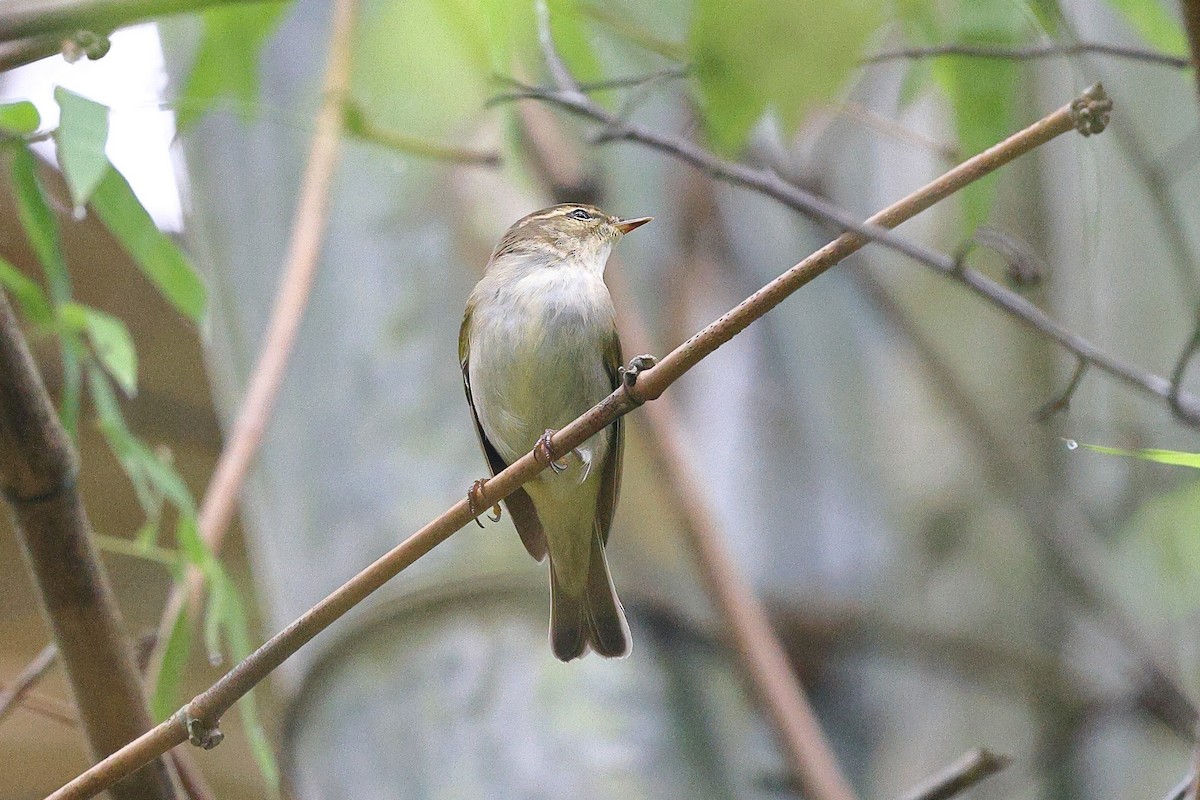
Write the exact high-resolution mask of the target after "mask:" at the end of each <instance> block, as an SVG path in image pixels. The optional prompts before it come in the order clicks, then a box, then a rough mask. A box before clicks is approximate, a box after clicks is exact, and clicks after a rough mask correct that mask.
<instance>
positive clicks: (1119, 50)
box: [862, 42, 1191, 69]
mask: <svg viewBox="0 0 1200 800" xmlns="http://www.w3.org/2000/svg"><path fill="white" fill-rule="evenodd" d="M1083 53H1094V54H1097V55H1105V56H1115V57H1117V58H1127V59H1130V60H1133V61H1144V62H1146V63H1149V64H1159V65H1161V66H1165V67H1175V68H1176V69H1186V68H1187V67H1188V66H1190V65H1191V61H1189V60H1188V59H1186V58H1183V57H1181V56H1173V55H1170V54H1169V53H1162V52H1159V51H1158V50H1146V49H1143V48H1139V47H1124V46H1122V45H1115V44H1101V43H1098V42H1071V43H1068V44H1038V45H1030V46H1028V47H996V46H991V45H976V44H936V45H929V46H927V47H904V48H901V49H899V50H887V51H884V52H881V53H875V54H874V55H870V56H867V57H866V58H864V59H863V60H862V63H864V64H882V63H884V62H887V61H901V60H912V59H918V58H937V57H940V56H968V57H971V58H994V59H1003V60H1005V61H1032V60H1035V59H1042V58H1065V57H1067V56H1077V55H1081V54H1083Z"/></svg>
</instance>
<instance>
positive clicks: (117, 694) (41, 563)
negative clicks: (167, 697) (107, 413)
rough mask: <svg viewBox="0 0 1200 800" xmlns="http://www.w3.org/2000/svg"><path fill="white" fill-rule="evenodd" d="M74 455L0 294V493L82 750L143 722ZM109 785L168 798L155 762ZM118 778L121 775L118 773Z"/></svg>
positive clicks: (108, 747) (143, 797)
mask: <svg viewBox="0 0 1200 800" xmlns="http://www.w3.org/2000/svg"><path fill="white" fill-rule="evenodd" d="M77 464H78V460H77V456H76V454H75V450H74V448H73V447H72V446H71V441H70V439H69V438H68V437H67V434H66V431H64V430H63V427H62V424H61V423H60V422H59V419H58V416H57V414H55V411H54V405H53V403H52V402H51V400H50V396H49V395H48V394H47V392H46V387H45V385H44V384H43V383H42V379H41V376H40V375H39V374H38V372H37V368H36V367H35V366H34V363H33V357H32V356H31V355H30V353H29V348H28V345H27V344H26V343H25V340H24V338H23V337H22V336H21V331H20V328H19V326H18V324H17V320H16V317H15V316H14V315H13V311H12V307H11V306H10V305H9V303H8V298H7V297H6V296H4V294H3V293H2V292H0V491H2V493H3V495H4V498H5V500H6V501H7V505H8V508H9V511H10V512H11V515H12V520H13V528H14V530H15V531H16V533H17V539H18V540H19V541H20V543H21V549H22V551H23V553H24V555H25V562H26V564H27V565H28V567H29V571H30V574H31V577H32V579H33V582H34V584H35V585H36V588H37V590H38V594H39V598H40V600H41V603H42V608H43V610H44V612H45V614H46V616H47V618H48V620H49V622H50V625H51V627H52V629H53V632H54V640H55V642H56V643H57V646H58V651H59V653H61V655H62V662H63V666H64V667H65V669H66V673H67V678H68V680H69V681H70V684H71V690H72V692H73V693H74V695H75V702H76V705H77V706H78V708H79V714H80V718H81V719H82V721H83V728H84V732H85V733H86V735H87V742H88V745H89V750H90V752H91V754H92V755H93V756H94V757H96V758H102V757H104V756H107V755H109V754H110V753H113V752H114V751H116V750H118V749H119V748H120V747H121V746H122V745H124V744H126V743H127V742H129V741H130V740H132V739H134V738H135V737H137V736H139V735H140V734H141V733H142V732H144V731H146V730H147V729H149V727H150V725H151V718H150V710H149V708H148V707H147V705H146V696H145V693H144V690H143V688H142V683H141V679H140V676H139V675H138V672H137V669H136V667H135V666H134V659H133V650H132V648H131V646H130V642H129V637H128V636H127V635H126V633H125V626H124V623H123V621H122V620H121V616H120V611H119V609H118V608H117V604H116V600H115V599H114V598H113V594H112V589H111V588H110V586H109V583H108V577H107V575H106V574H105V571H104V566H103V564H101V562H100V558H99V555H98V553H97V552H96V547H95V544H94V542H93V541H92V533H91V524H90V523H89V521H88V518H87V513H86V511H85V510H84V506H83V500H82V498H81V497H80V495H79V491H78V488H77V487H76V485H75V475H76V471H77V468H78V467H77ZM139 766H145V769H141V770H140V771H139V772H138V773H137V774H135V775H130V776H128V777H127V778H125V780H123V781H122V782H121V783H120V784H118V785H116V786H113V788H112V796H113V798H114V800H152V799H153V800H166V799H167V798H174V797H175V790H174V786H173V781H172V779H171V774H170V772H169V771H168V769H167V766H166V764H165V763H164V762H163V761H162V760H161V759H155V760H153V763H151V759H146V760H145V761H144V762H143V764H139ZM122 777H125V776H122Z"/></svg>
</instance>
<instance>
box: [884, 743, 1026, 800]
mask: <svg viewBox="0 0 1200 800" xmlns="http://www.w3.org/2000/svg"><path fill="white" fill-rule="evenodd" d="M1011 763H1012V759H1011V758H1009V757H1008V756H1001V755H996V754H995V753H993V752H991V751H989V750H983V749H977V750H972V751H971V752H969V753H967V754H966V755H964V756H963V757H962V758H960V759H959V760H958V761H956V762H954V763H953V764H952V765H950V766H949V767H947V768H946V770H945V771H944V772H942V773H941V774H940V775H938V776H937V777H935V778H933V779H931V780H930V781H929V782H928V783H926V784H923V785H922V786H919V787H917V788H916V789H913V790H912V791H910V792H908V793H907V794H904V795H901V797H900V800H947V799H948V798H951V797H954V796H955V795H957V794H960V793H962V792H965V791H966V790H967V789H970V788H971V787H972V786H974V785H975V784H977V783H979V782H980V781H982V780H984V779H986V778H990V777H991V776H993V775H995V774H996V773H997V772H999V771H1000V770H1002V769H1004V768H1005V767H1007V766H1008V765H1009V764H1011Z"/></svg>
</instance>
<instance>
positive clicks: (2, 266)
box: [0, 258, 54, 325]
mask: <svg viewBox="0 0 1200 800" xmlns="http://www.w3.org/2000/svg"><path fill="white" fill-rule="evenodd" d="M0 286H3V287H4V288H5V289H6V290H7V291H8V292H9V293H10V294H11V295H12V296H13V297H14V298H16V300H17V303H18V304H19V305H20V306H21V313H22V314H24V315H25V318H26V319H28V320H29V321H30V322H32V323H34V324H36V325H48V324H49V323H50V321H51V320H52V319H54V312H52V311H51V310H50V300H49V299H48V298H47V297H46V293H45V292H43V291H42V287H41V286H39V285H38V283H37V281H35V280H33V279H32V278H30V277H28V276H27V275H26V274H25V273H23V272H21V271H20V270H19V269H17V268H16V267H14V266H13V265H12V264H10V263H8V262H7V261H5V260H4V259H2V258H0Z"/></svg>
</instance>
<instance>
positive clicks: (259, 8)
mask: <svg viewBox="0 0 1200 800" xmlns="http://www.w3.org/2000/svg"><path fill="white" fill-rule="evenodd" d="M290 7H291V6H290V4H288V3H284V2H268V3H244V4H236V5H230V6H217V7H214V8H210V9H208V10H207V11H204V12H203V13H202V14H201V19H202V20H203V28H204V30H203V33H202V34H201V39H200V46H199V48H198V49H197V51H196V60H195V61H194V62H193V63H192V68H191V71H190V72H189V73H188V76H187V78H186V80H185V81H184V84H183V88H182V89H180V92H179V95H180V97H179V105H178V107H177V110H176V113H175V124H176V126H177V127H178V128H179V130H181V131H183V130H187V129H188V128H190V127H191V126H192V125H193V124H195V122H196V120H198V119H200V117H202V116H204V115H205V114H206V113H207V112H208V111H209V110H210V109H211V108H212V107H213V105H214V104H215V103H216V101H217V100H219V99H221V98H226V97H228V98H232V99H233V100H234V101H236V103H237V108H238V111H239V112H240V113H242V114H243V115H247V116H252V115H253V111H254V109H255V107H256V105H257V104H258V89H259V86H258V83H259V81H258V73H259V60H260V55H261V53H262V49H263V45H265V44H266V42H267V39H268V38H270V36H271V34H272V33H273V32H274V31H275V28H277V27H278V26H279V23H280V21H281V19H282V18H283V14H284V12H286V11H287V10H288V9H289V8H290Z"/></svg>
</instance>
